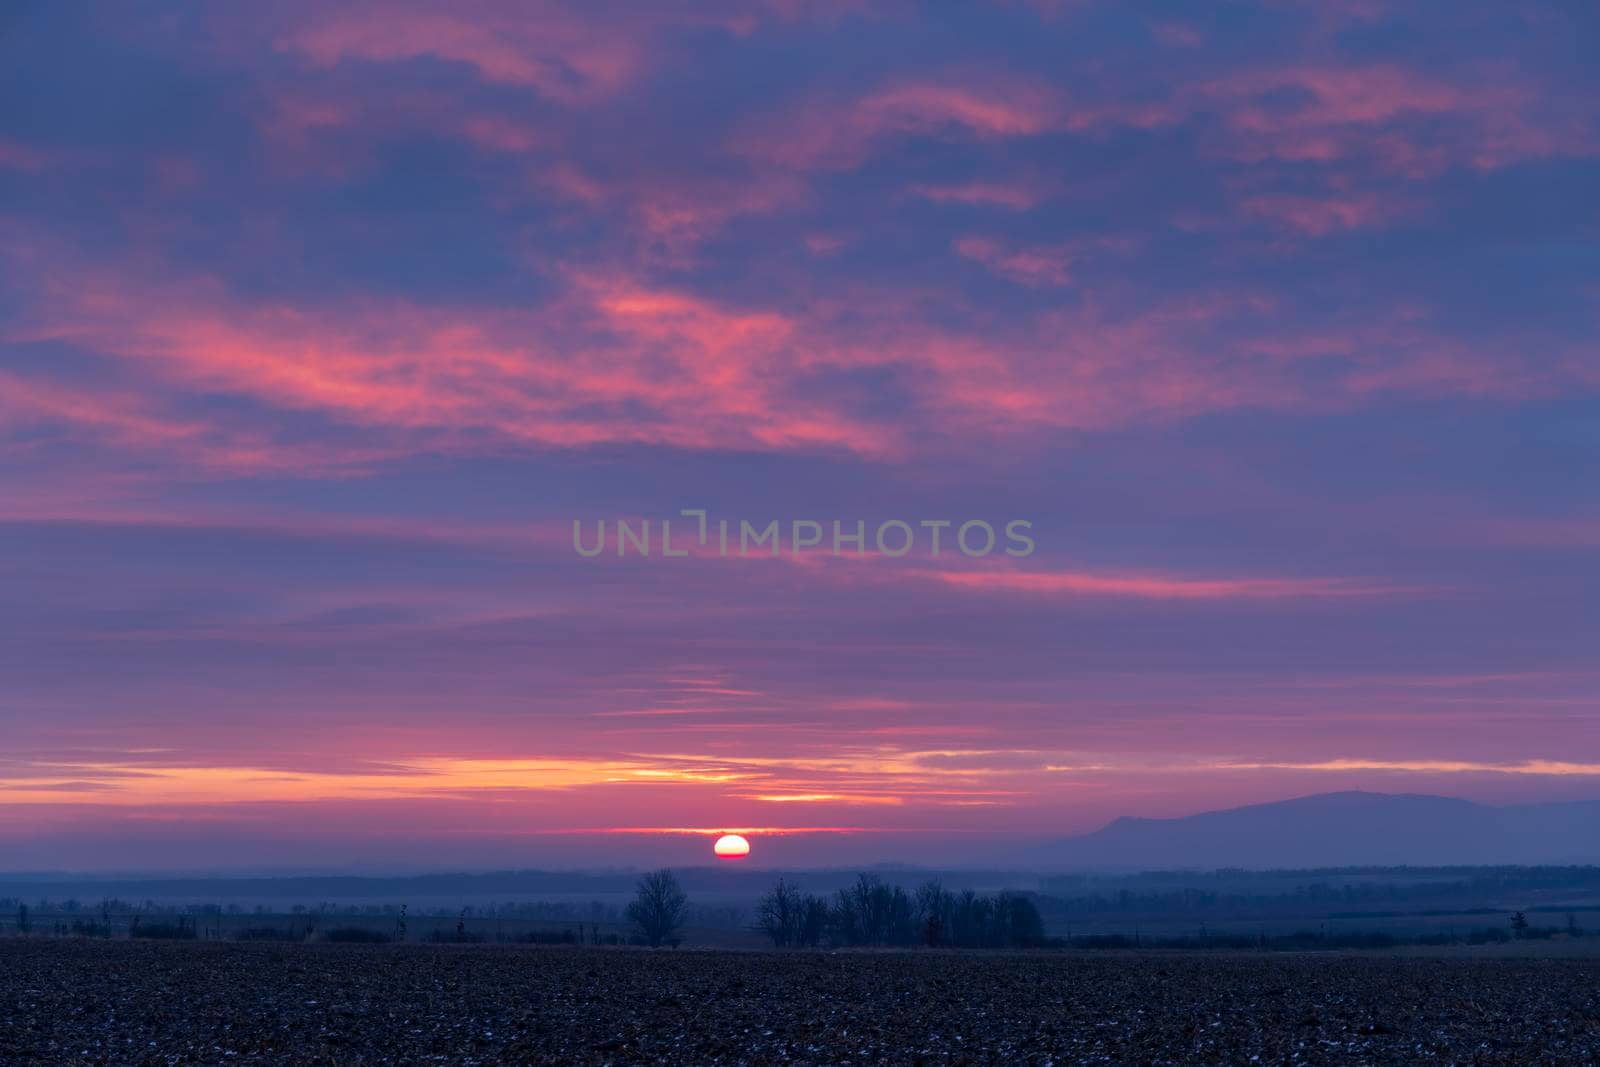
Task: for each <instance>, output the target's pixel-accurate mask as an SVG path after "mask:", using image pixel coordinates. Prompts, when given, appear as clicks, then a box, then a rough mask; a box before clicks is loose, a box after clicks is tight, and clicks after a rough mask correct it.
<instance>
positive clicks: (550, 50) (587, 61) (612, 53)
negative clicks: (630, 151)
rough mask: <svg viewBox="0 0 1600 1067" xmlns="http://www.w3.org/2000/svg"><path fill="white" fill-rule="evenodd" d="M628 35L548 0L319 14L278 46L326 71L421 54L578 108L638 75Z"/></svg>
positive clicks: (636, 44)
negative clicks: (512, 6)
mask: <svg viewBox="0 0 1600 1067" xmlns="http://www.w3.org/2000/svg"><path fill="white" fill-rule="evenodd" d="M629 31H630V26H629V25H628V24H620V25H619V24H616V23H609V22H606V21H604V20H600V19H593V18H583V17H575V16H574V14H573V13H572V10H571V9H570V8H567V7H566V6H565V5H561V4H554V3H537V4H534V5H529V7H525V8H523V9H518V10H506V9H503V8H497V7H494V6H493V5H482V4H478V5H469V6H468V7H467V8H465V9H464V8H462V7H461V6H455V7H451V8H448V9H446V8H435V7H429V6H414V5H409V4H385V5H381V6H377V7H372V8H357V9H355V10H346V11H333V12H324V13H322V14H320V15H319V17H317V18H316V19H315V20H314V21H310V22H309V24H308V25H305V26H302V27H299V28H297V29H295V30H293V31H291V32H289V33H288V34H286V35H285V36H284V37H283V38H282V39H281V40H280V42H279V44H280V47H282V48H284V49H286V50H289V51H293V52H298V53H300V54H302V55H304V56H305V57H306V58H308V59H310V60H311V61H312V62H313V63H316V64H318V65H320V66H325V67H331V66H334V65H336V64H338V63H340V62H342V61H346V60H361V61H366V62H396V61H405V60H413V59H418V58H422V57H432V58H435V59H441V60H446V61H450V62H456V63H463V64H466V65H468V66H470V67H472V68H473V70H475V71H476V72H477V74H478V75H479V76H480V77H481V78H483V79H484V80H486V81H491V82H499V83H501V84H506V85H515V86H523V87H527V88H532V89H536V90H538V91H539V92H540V93H542V94H545V95H548V96H550V97H552V98H554V99H557V100H561V101H563V102H567V103H576V102H583V101H588V100H595V99H600V98H604V97H607V96H610V95H612V94H614V93H616V92H618V91H619V90H621V89H622V88H623V87H624V86H625V85H627V84H628V83H629V82H630V81H632V80H633V78H634V77H635V76H636V75H637V74H638V72H639V70H640V68H641V67H642V66H643V64H644V61H645V50H644V48H643V46H642V43H641V42H640V41H639V40H638V39H637V34H636V33H633V32H629Z"/></svg>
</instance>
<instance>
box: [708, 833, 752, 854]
mask: <svg viewBox="0 0 1600 1067" xmlns="http://www.w3.org/2000/svg"><path fill="white" fill-rule="evenodd" d="M711 851H713V852H715V853H716V854H717V856H718V857H719V858H721V859H725V860H737V859H743V858H744V857H746V856H748V855H750V842H748V841H746V840H745V839H744V838H743V837H740V836H739V835H738V834H723V835H722V836H721V837H719V838H717V843H716V844H715V845H712V846H711Z"/></svg>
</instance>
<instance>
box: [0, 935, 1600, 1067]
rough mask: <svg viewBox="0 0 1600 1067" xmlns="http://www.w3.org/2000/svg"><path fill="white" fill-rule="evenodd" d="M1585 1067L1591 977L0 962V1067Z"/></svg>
mask: <svg viewBox="0 0 1600 1067" xmlns="http://www.w3.org/2000/svg"><path fill="white" fill-rule="evenodd" d="M641 1060H642V1061H655V1062H671V1063H691V1064H715V1063H773V1064H777V1063H846V1062H858V1063H867V1062H883V1061H892V1062H908V1063H915V1062H980V1063H981V1062H995V1063H1061V1064H1065V1063H1096V1062H1118V1063H1122V1062H1132V1063H1174V1064H1176V1063H1251V1062H1257V1063H1295V1062H1300V1063H1417V1062H1422V1061H1430V1060H1431V1061H1434V1062H1443V1063H1519V1064H1520V1063H1530V1062H1532V1063H1537V1062H1544V1063H1585V1062H1596V1061H1597V1060H1600V962H1596V961H1593V960H1452V959H1407V958H1398V957H1393V956H1376V955H1374V956H1360V955H1320V954H1303V955H1258V956H1249V955H1160V954H1144V955H1136V954H1127V955H1092V956H1086V955H1075V954H1070V953H1057V954H1015V955H986V954H970V955H958V954H947V953H937V952H885V953H866V952H848V953H794V954H777V953H757V952H692V951H687V950H677V951H672V950H661V951H649V950H630V949H611V950H608V949H590V948H572V947H551V948H541V947H508V946H473V945H441V946H419V945H326V944H324V945H273V944H226V943H205V942H200V943H195V942H189V943H149V942H127V941H95V940H69V939H12V940H4V941H0V1063H5V1064H8V1065H9V1064H57V1063H77V1064H95V1063H115V1064H177V1063H185V1064H188V1063H233V1064H239V1063H262V1064H268V1063H270V1064H391V1063H397V1064H403V1063H450V1064H474V1063H476V1064H489V1063H528V1062H533V1063H544V1062H548V1063H574V1062H577V1063H585V1062H587V1063H626V1062H636V1061H641Z"/></svg>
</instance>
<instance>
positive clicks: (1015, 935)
mask: <svg viewBox="0 0 1600 1067" xmlns="http://www.w3.org/2000/svg"><path fill="white" fill-rule="evenodd" d="M756 922H757V926H758V927H759V928H760V929H761V931H762V932H763V933H765V934H766V935H767V936H768V937H769V938H771V939H772V943H773V944H774V945H776V946H778V947H779V948H785V947H791V946H793V947H801V946H815V945H818V944H822V943H827V944H833V945H917V944H925V945H930V946H935V947H938V946H944V945H948V946H952V947H956V948H1029V947H1033V946H1036V945H1041V944H1043V943H1044V942H1045V936H1044V922H1043V920H1042V919H1041V918H1040V916H1039V909H1038V908H1037V907H1036V906H1035V905H1034V903H1033V900H1032V899H1031V898H1030V897H1029V896H1028V895H1027V894H1024V893H1017V892H1010V891H1002V892H999V893H995V894H993V895H985V894H981V893H977V892H974V891H973V890H970V889H967V890H962V891H961V892H952V891H950V890H947V889H945V888H944V887H943V886H942V885H940V883H938V882H936V881H931V882H926V883H924V884H923V885H922V886H921V887H920V888H918V889H917V890H916V892H915V893H907V892H906V891H905V890H904V889H903V888H901V887H900V886H898V885H888V884H886V883H885V882H883V881H882V880H881V879H880V878H878V877H877V876H876V875H871V874H863V875H861V876H859V877H858V878H857V879H856V882H855V884H854V885H851V886H850V887H848V888H846V889H840V890H839V891H838V892H836V893H835V894H834V895H833V898H832V899H831V900H829V899H824V898H823V897H819V896H815V895H813V894H810V893H805V892H802V891H801V890H800V889H799V888H798V887H797V886H795V885H793V884H791V883H789V882H787V881H785V880H783V879H781V878H780V879H779V880H778V884H777V885H775V886H774V887H773V888H772V890H771V891H770V892H768V893H767V894H766V895H765V896H763V897H762V898H761V900H760V902H759V903H758V904H757V905H756Z"/></svg>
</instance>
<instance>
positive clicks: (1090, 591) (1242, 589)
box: [925, 569, 1404, 600]
mask: <svg viewBox="0 0 1600 1067" xmlns="http://www.w3.org/2000/svg"><path fill="white" fill-rule="evenodd" d="M925 573H926V575H927V576H928V577H931V578H933V579H935V580H937V581H940V582H943V583H944V584H946V585H952V586H955V587H957V588H960V589H968V590H972V591H975V592H1006V593H1028V594H1040V595H1055V594H1063V595H1069V596H1112V597H1135V598H1139V599H1147V600H1285V599H1309V598H1324V597H1370V596H1391V595H1395V594H1396V593H1399V592H1403V591H1404V590H1399V589H1397V588H1396V587H1394V586H1392V585H1386V584H1383V583H1378V582H1372V581H1368V580H1365V579H1356V578H1258V577H1230V578H1192V577H1186V576H1182V575H1172V574H1141V573H1096V572H1092V571H1023V570H1011V569H1004V570H1002V569H994V570H980V571H956V570H941V571H929V572H925Z"/></svg>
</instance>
